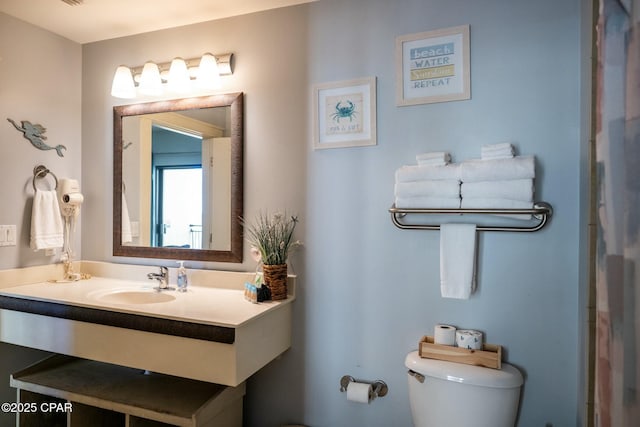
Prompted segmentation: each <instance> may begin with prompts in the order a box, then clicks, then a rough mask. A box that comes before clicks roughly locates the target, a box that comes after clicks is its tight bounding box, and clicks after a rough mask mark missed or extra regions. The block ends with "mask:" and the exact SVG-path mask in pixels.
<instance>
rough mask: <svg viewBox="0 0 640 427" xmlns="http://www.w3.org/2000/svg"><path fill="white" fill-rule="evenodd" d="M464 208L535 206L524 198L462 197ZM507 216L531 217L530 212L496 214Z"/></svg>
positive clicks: (527, 207) (522, 207)
mask: <svg viewBox="0 0 640 427" xmlns="http://www.w3.org/2000/svg"><path fill="white" fill-rule="evenodd" d="M460 206H461V207H462V208H463V209H531V208H532V207H533V203H532V202H526V201H522V200H509V199H492V198H485V199H473V198H472V199H469V198H467V199H464V198H463V199H462V203H461V205H460ZM496 215H497V216H502V217H505V218H514V219H525V220H528V219H531V215H530V214H513V215H512V214H496Z"/></svg>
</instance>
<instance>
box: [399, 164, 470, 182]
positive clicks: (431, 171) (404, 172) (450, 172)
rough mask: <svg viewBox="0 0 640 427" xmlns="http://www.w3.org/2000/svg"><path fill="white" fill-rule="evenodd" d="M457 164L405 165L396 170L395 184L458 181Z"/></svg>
mask: <svg viewBox="0 0 640 427" xmlns="http://www.w3.org/2000/svg"><path fill="white" fill-rule="evenodd" d="M458 169H459V164H458V163H450V164H448V165H444V166H436V165H425V166H420V165H417V166H416V165H405V166H401V167H400V168H398V170H396V182H409V181H429V180H442V179H453V180H458V179H459V176H458Z"/></svg>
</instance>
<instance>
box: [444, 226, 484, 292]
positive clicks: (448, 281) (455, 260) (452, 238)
mask: <svg viewBox="0 0 640 427" xmlns="http://www.w3.org/2000/svg"><path fill="white" fill-rule="evenodd" d="M475 273H476V225H475V224H441V225H440V293H441V295H442V297H443V298H458V299H468V298H469V296H470V295H471V293H472V292H473V291H474V290H475V283H476V277H475Z"/></svg>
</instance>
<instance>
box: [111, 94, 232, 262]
mask: <svg viewBox="0 0 640 427" xmlns="http://www.w3.org/2000/svg"><path fill="white" fill-rule="evenodd" d="M243 100H244V99H243V93H242V92H238V93H229V94H222V95H210V96H202V97H197V98H185V99H174V100H168V101H157V102H148V103H142V104H131V105H121V106H115V107H113V255H114V256H125V257H138V258H164V259H175V260H193V261H216V262H234V263H241V262H242V254H243V226H242V215H243V202H244V188H243V176H244V173H243V163H244V160H243V157H244V156H243V155H244V132H243V130H244V107H243ZM212 107H231V129H230V133H231V134H230V137H231V242H230V243H231V246H230V250H228V251H223V250H211V249H189V248H164V247H146V246H127V245H123V244H122V154H123V141H122V119H123V118H124V117H127V116H136V115H140V114H152V113H161V112H177V111H181V110H192V109H199V108H212Z"/></svg>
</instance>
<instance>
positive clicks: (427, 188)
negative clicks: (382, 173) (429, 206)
mask: <svg viewBox="0 0 640 427" xmlns="http://www.w3.org/2000/svg"><path fill="white" fill-rule="evenodd" d="M394 193H395V196H396V197H398V198H407V197H458V198H459V197H460V183H459V182H458V181H457V180H452V179H445V180H434V181H410V182H397V183H396V185H395V188H394Z"/></svg>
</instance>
